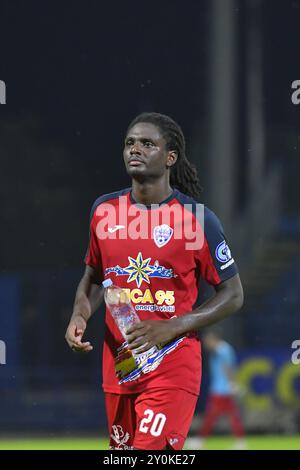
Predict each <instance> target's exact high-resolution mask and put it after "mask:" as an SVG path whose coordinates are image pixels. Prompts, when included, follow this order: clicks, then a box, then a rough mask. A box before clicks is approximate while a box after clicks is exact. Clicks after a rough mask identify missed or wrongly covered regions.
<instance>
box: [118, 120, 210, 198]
mask: <svg viewBox="0 0 300 470" xmlns="http://www.w3.org/2000/svg"><path fill="white" fill-rule="evenodd" d="M134 157H136V158H137V159H140V160H141V163H140V164H138V163H136V164H135V163H133V159H134ZM124 160H125V165H126V169H127V172H128V174H129V175H130V176H132V177H133V178H139V179H142V178H144V179H147V178H155V177H156V178H157V177H159V176H161V175H163V174H165V175H166V176H167V177H168V178H169V181H170V184H171V186H173V187H175V188H178V189H179V190H180V191H182V192H183V193H185V194H187V195H190V196H192V197H195V198H197V197H199V194H200V192H201V186H200V184H199V179H198V174H197V170H196V168H195V167H194V166H193V165H192V164H191V163H190V162H189V160H188V159H187V157H186V154H185V139H184V135H183V132H182V130H181V128H180V126H179V125H178V124H177V123H176V122H175V121H174V120H173V119H172V118H170V117H169V116H166V115H164V114H159V113H142V114H140V115H139V116H137V117H136V118H135V119H134V120H133V121H132V122H131V123H130V125H129V127H128V129H127V133H126V138H125V148H124ZM130 160H131V162H132V164H131V165H129V163H128V161H130Z"/></svg>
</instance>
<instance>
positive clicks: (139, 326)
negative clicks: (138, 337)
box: [125, 322, 144, 335]
mask: <svg viewBox="0 0 300 470" xmlns="http://www.w3.org/2000/svg"><path fill="white" fill-rule="evenodd" d="M142 328H144V325H143V323H142V322H140V323H136V324H135V325H133V326H131V327H130V328H128V330H126V332H125V333H126V335H130V334H132V333H133V334H134V333H135V332H136V331H138V330H141V329H142Z"/></svg>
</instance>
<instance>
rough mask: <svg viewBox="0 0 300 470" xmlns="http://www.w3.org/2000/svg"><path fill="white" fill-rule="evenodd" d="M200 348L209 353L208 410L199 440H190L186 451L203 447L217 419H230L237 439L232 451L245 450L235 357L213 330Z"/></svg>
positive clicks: (231, 349) (215, 330)
mask: <svg viewBox="0 0 300 470" xmlns="http://www.w3.org/2000/svg"><path fill="white" fill-rule="evenodd" d="M203 345H204V346H205V348H207V350H208V351H209V352H210V355H209V372H210V385H209V394H208V400H207V408H206V412H205V415H204V419H203V423H202V426H201V429H200V432H199V437H198V438H197V437H194V438H189V439H188V447H189V448H193V449H200V448H202V447H203V446H204V441H205V438H207V437H208V436H209V435H210V434H211V432H212V430H213V426H214V424H215V423H216V421H217V420H218V418H219V417H220V416H223V415H227V416H228V417H229V418H230V423H231V427H232V432H233V435H234V436H235V437H236V442H235V444H234V448H235V449H245V448H246V442H245V439H244V436H245V433H244V429H243V425H242V421H241V416H240V412H239V409H238V407H237V404H236V402H235V398H234V396H235V394H236V392H237V384H236V383H235V367H236V355H235V351H234V349H233V347H232V346H231V345H230V344H229V343H227V342H226V341H224V339H223V338H222V336H221V333H220V332H219V330H218V329H216V328H214V329H212V330H210V331H209V332H208V333H206V334H205V336H204V339H203Z"/></svg>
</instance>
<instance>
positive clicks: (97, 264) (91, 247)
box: [84, 213, 103, 279]
mask: <svg viewBox="0 0 300 470" xmlns="http://www.w3.org/2000/svg"><path fill="white" fill-rule="evenodd" d="M84 262H85V264H87V265H88V266H92V267H93V268H95V269H96V270H97V274H98V276H99V277H100V279H102V277H103V275H102V259H101V251H100V247H99V240H98V238H97V235H96V227H95V218H94V213H93V214H92V215H91V218H90V230H89V242H88V249H87V252H86V255H85V258H84Z"/></svg>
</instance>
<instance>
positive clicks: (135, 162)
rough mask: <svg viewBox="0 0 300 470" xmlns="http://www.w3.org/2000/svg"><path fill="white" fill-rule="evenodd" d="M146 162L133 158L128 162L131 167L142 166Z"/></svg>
mask: <svg viewBox="0 0 300 470" xmlns="http://www.w3.org/2000/svg"><path fill="white" fill-rule="evenodd" d="M143 164H144V162H143V161H142V160H140V159H139V158H136V157H133V158H131V159H130V160H128V165H129V166H140V165H143Z"/></svg>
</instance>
